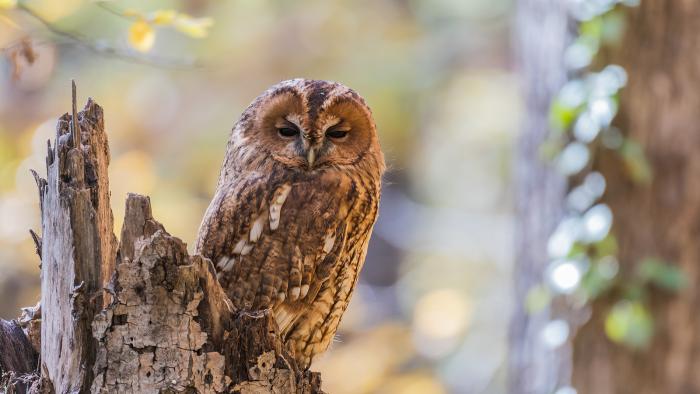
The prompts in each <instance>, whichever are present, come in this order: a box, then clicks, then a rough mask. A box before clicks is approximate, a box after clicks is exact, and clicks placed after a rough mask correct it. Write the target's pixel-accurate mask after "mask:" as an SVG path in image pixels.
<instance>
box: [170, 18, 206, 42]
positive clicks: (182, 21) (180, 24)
mask: <svg viewBox="0 0 700 394" xmlns="http://www.w3.org/2000/svg"><path fill="white" fill-rule="evenodd" d="M213 24H214V20H213V19H211V18H192V17H190V16H189V15H186V14H180V15H178V17H177V18H176V19H175V21H174V22H173V25H174V26H175V28H176V29H177V30H179V31H180V32H182V33H185V34H187V35H188V36H190V37H194V38H203V37H206V36H207V34H208V33H209V32H208V31H207V29H209V28H210V27H211V26H212V25H213Z"/></svg>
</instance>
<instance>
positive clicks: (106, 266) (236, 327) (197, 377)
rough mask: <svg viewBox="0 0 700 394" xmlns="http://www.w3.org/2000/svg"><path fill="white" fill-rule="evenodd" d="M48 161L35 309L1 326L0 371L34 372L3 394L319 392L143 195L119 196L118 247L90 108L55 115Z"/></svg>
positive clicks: (270, 329) (266, 318) (264, 318)
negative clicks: (237, 305) (157, 217)
mask: <svg viewBox="0 0 700 394" xmlns="http://www.w3.org/2000/svg"><path fill="white" fill-rule="evenodd" d="M78 137H79V138H78ZM46 162H47V166H48V169H47V173H48V176H47V180H44V179H42V178H40V177H39V176H38V175H36V174H35V179H36V181H37V185H38V187H39V192H40V198H41V206H42V236H41V237H39V236H38V235H37V236H35V237H34V238H35V243H36V245H37V247H38V248H40V251H39V252H40V256H41V258H42V268H41V274H42V300H41V308H39V306H37V307H34V308H26V309H25V310H24V314H23V316H22V318H21V319H20V320H19V321H18V322H9V323H5V322H2V325H0V349H2V350H5V349H8V352H9V353H8V355H7V356H5V355H4V353H5V352H3V353H2V354H0V356H2V357H0V359H2V360H0V362H1V364H0V367H1V368H2V369H3V370H6V371H8V372H11V373H12V374H13V375H12V376H19V375H20V374H23V373H27V372H31V373H33V374H32V375H28V376H29V377H28V378H26V379H24V380H22V379H14V380H12V381H9V380H7V379H6V382H8V383H7V384H8V390H15V391H21V390H24V389H26V388H28V391H29V392H32V393H68V392H70V393H83V392H95V393H111V392H139V393H160V392H183V391H184V392H203V393H227V392H236V393H303V394H313V393H322V391H321V388H320V387H321V380H320V376H319V375H318V374H316V373H311V372H309V371H301V370H300V369H299V368H298V367H297V366H296V365H295V364H294V361H293V358H291V357H289V355H288V354H287V353H286V351H285V350H284V347H283V345H282V342H281V340H280V337H279V334H278V332H277V326H276V323H275V320H274V319H273V318H272V317H271V312H270V311H260V312H259V313H245V314H239V313H237V312H236V311H235V310H234V309H233V307H232V303H231V301H230V300H229V299H228V297H227V296H226V294H225V292H224V291H223V289H222V288H221V285H220V284H219V282H218V280H217V277H216V272H215V270H214V267H213V265H212V263H211V262H210V261H209V260H208V259H205V258H202V257H201V256H190V255H189V254H188V253H187V248H186V246H185V244H184V243H183V242H182V241H181V240H180V239H178V238H176V237H173V236H171V235H170V234H168V233H167V232H166V231H165V228H164V227H163V226H162V225H161V224H160V223H158V222H157V221H156V220H155V219H154V218H153V216H152V213H151V205H150V201H149V199H148V197H144V196H139V195H135V194H130V195H129V196H128V197H127V200H126V214H125V218H124V225H123V227H122V230H121V243H120V244H119V245H117V244H116V240H115V237H114V234H113V232H112V231H113V229H112V227H113V219H112V213H111V210H110V208H109V189H108V180H107V165H108V163H109V151H108V147H107V137H106V134H105V132H104V121H103V113H102V109H101V108H100V107H99V106H98V105H97V104H96V103H95V102H94V101H92V100H88V103H87V105H86V106H85V108H84V109H83V111H81V112H80V113H77V111H75V110H74V111H73V115H72V116H71V115H68V114H66V115H64V116H63V117H61V119H59V123H58V132H57V137H56V142H55V144H54V148H51V144H49V152H48V155H47V159H46ZM117 246H119V247H118V248H117ZM39 332H40V333H41V335H38V333H39ZM37 351H39V353H40V354H41V357H40V366H39V367H38V368H37V365H36V363H37ZM5 358H7V360H8V361H7V362H5V361H4V360H5ZM32 360H33V364H32Z"/></svg>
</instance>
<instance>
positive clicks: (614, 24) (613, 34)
mask: <svg viewBox="0 0 700 394" xmlns="http://www.w3.org/2000/svg"><path fill="white" fill-rule="evenodd" d="M602 21H603V23H602V26H601V35H600V37H601V40H602V41H603V42H604V43H605V44H607V45H617V44H619V43H620V42H621V41H622V35H623V34H624V32H625V13H624V12H623V11H622V10H620V9H616V10H612V11H610V12H608V13H607V14H605V15H604V16H603V18H602Z"/></svg>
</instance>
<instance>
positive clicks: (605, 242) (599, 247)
mask: <svg viewBox="0 0 700 394" xmlns="http://www.w3.org/2000/svg"><path fill="white" fill-rule="evenodd" d="M593 248H594V249H595V253H596V257H598V258H602V257H605V256H614V255H616V254H617V238H615V236H614V235H613V234H612V233H609V234H608V235H606V236H605V238H603V239H601V240H600V241H598V242H596V243H594V244H593Z"/></svg>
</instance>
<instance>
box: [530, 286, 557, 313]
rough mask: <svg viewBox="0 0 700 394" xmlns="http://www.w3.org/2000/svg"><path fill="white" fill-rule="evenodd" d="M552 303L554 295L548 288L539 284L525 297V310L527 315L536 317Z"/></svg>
mask: <svg viewBox="0 0 700 394" xmlns="http://www.w3.org/2000/svg"><path fill="white" fill-rule="evenodd" d="M551 302H552V293H551V292H550V291H549V289H548V288H547V287H546V286H544V285H542V284H539V285H536V286H533V287H531V288H530V290H528V292H527V296H526V297H525V310H526V311H527V313H529V314H531V315H534V314H535V313H538V312H541V311H543V310H544V309H545V308H547V307H548V306H549V304H550V303H551Z"/></svg>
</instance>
